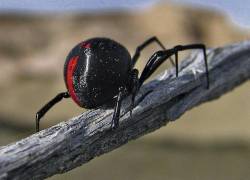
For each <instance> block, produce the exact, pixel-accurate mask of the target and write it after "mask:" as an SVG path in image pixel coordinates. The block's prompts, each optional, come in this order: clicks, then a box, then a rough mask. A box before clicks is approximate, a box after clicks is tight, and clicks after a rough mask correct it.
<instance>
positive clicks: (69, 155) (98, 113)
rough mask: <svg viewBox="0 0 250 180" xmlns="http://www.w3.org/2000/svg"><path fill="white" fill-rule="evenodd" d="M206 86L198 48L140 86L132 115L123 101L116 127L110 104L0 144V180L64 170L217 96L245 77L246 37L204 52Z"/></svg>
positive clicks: (248, 72) (249, 62)
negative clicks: (175, 68) (118, 125)
mask: <svg viewBox="0 0 250 180" xmlns="http://www.w3.org/2000/svg"><path fill="white" fill-rule="evenodd" d="M207 54H208V61H209V74H210V89H209V90H207V89H206V81H205V75H204V70H205V68H204V61H203V56H202V53H199V52H193V53H192V54H191V56H190V57H189V58H188V59H186V60H185V61H183V62H182V63H181V65H180V73H179V77H178V78H176V77H175V70H174V69H170V70H167V71H165V72H164V73H162V74H161V75H160V76H158V77H157V78H156V79H155V80H153V81H151V82H150V83H148V84H146V85H144V86H143V87H142V88H141V90H140V93H139V94H138V96H137V106H136V107H135V109H134V110H133V117H132V118H130V117H129V113H126V112H127V111H128V109H129V104H130V101H129V99H130V98H127V99H126V100H125V102H124V103H123V110H122V112H123V116H122V118H121V121H120V122H121V123H120V127H119V129H117V130H116V131H111V130H110V124H111V118H112V113H113V110H112V109H105V108H102V109H97V110H90V111H87V112H85V113H83V114H81V115H79V116H78V117H75V118H73V119H71V120H69V121H66V122H62V123H60V124H58V125H56V126H53V127H51V128H49V129H46V130H43V131H41V132H39V133H36V134H34V135H32V136H29V137H27V138H25V139H23V140H21V141H18V142H16V143H13V144H10V145H7V146H3V147H1V148H0V179H30V178H35V179H43V178H46V177H49V176H52V175H54V174H57V173H64V172H66V171H69V170H71V169H73V168H75V167H77V166H80V165H82V164H84V163H86V162H88V161H89V160H91V159H93V158H94V157H96V156H99V155H102V154H103V153H106V152H109V151H111V150H113V149H115V148H118V147H119V146H121V145H123V144H126V143H127V142H128V141H129V140H132V139H136V138H138V137H140V136H143V135H144V134H147V133H149V132H152V131H154V130H156V129H158V128H160V127H162V126H164V125H166V124H167V123H168V122H169V121H174V120H176V119H177V118H178V117H180V116H181V115H182V114H183V113H184V112H185V111H187V110H189V109H191V108H192V107H194V106H197V105H199V104H201V103H203V102H206V101H209V100H212V99H215V98H218V97H219V96H221V95H222V94H224V93H226V92H228V91H230V90H231V89H233V88H234V87H236V86H237V85H239V84H241V83H242V82H244V81H246V80H247V79H249V77H250V42H243V43H239V44H235V45H231V46H228V47H224V48H217V49H210V50H208V51H207Z"/></svg>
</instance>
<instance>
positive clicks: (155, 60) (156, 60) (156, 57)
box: [139, 44, 209, 89]
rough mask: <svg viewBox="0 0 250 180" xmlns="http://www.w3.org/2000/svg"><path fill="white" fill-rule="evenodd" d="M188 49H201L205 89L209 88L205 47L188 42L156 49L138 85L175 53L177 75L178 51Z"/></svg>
mask: <svg viewBox="0 0 250 180" xmlns="http://www.w3.org/2000/svg"><path fill="white" fill-rule="evenodd" d="M188 49H202V50H203V55H204V61H205V68H206V78H207V89H208V88H209V73H208V65H207V56H206V47H205V45H203V44H190V45H184V46H182V45H178V46H175V47H174V48H172V49H168V50H165V51H157V52H156V53H154V54H153V55H152V56H151V57H150V59H149V60H148V62H147V64H146V66H145V68H144V69H143V71H142V74H141V77H140V79H139V86H141V85H142V83H143V82H144V81H145V80H146V79H147V78H148V77H149V76H150V75H152V73H153V72H154V71H155V70H156V69H157V68H158V67H159V66H160V65H161V64H162V63H163V62H164V61H165V60H166V59H167V58H169V57H170V56H172V55H175V62H176V76H178V52H179V51H183V50H188Z"/></svg>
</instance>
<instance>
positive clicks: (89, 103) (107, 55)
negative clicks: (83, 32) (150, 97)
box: [64, 38, 131, 108]
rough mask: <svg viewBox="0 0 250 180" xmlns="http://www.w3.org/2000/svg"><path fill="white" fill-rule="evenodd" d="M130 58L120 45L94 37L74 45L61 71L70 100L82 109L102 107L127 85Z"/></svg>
mask: <svg viewBox="0 0 250 180" xmlns="http://www.w3.org/2000/svg"><path fill="white" fill-rule="evenodd" d="M130 69H131V57H130V55H129V53H128V51H127V49H126V48H125V47H123V46H122V45H121V44H119V43H117V42H115V41H113V40H110V39H107V38H94V39H90V40H87V41H84V42H82V43H79V44H78V45H77V46H75V47H74V48H73V49H72V50H71V52H70V53H69V55H68V57H67V59H66V62H65V68H64V79H65V83H66V86H67V89H68V91H69V93H70V96H71V97H72V99H73V100H74V101H75V102H76V103H77V104H78V105H79V106H81V107H85V108H95V107H97V106H100V105H103V104H104V103H106V102H107V101H109V100H111V99H112V98H113V97H114V96H115V95H117V94H118V89H119V87H121V86H126V84H127V82H128V76H129V72H130Z"/></svg>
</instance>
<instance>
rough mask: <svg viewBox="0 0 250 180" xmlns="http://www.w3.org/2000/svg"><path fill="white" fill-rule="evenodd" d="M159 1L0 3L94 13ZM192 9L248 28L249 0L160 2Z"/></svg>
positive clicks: (3, 7)
mask: <svg viewBox="0 0 250 180" xmlns="http://www.w3.org/2000/svg"><path fill="white" fill-rule="evenodd" d="M158 1H160V0H0V12H1V11H10V10H11V11H12V12H13V11H14V12H15V11H33V12H38V13H41V12H45V11H50V12H55V11H77V10H79V11H80V10H81V11H88V12H89V11H95V10H100V9H101V10H115V9H138V8H143V7H148V6H150V5H152V4H154V3H156V2H158ZM163 1H165V2H175V3H180V4H188V5H193V6H202V7H207V8H213V9H218V10H220V11H223V12H225V13H226V14H227V15H228V16H229V17H231V19H232V20H233V22H234V23H236V24H239V25H241V26H243V27H248V28H250V0H171V1H170V0H169V1H168V0H163Z"/></svg>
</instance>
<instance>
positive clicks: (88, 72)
mask: <svg viewBox="0 0 250 180" xmlns="http://www.w3.org/2000/svg"><path fill="white" fill-rule="evenodd" d="M153 42H156V43H157V44H158V45H159V46H160V47H161V48H162V50H160V51H157V52H155V53H154V54H153V55H152V56H151V57H150V58H149V60H148V62H147V64H146V66H145V68H144V69H143V71H142V73H141V76H140V77H138V73H139V72H138V70H137V69H135V68H134V66H135V64H136V62H137V60H138V58H139V56H140V53H141V51H142V50H143V49H144V48H145V47H146V46H148V45H149V44H151V43H153ZM188 49H201V50H202V51H203V54H204V61H205V68H206V78H207V88H209V74H208V66H207V57H206V47H205V45H204V44H189V45H178V46H175V47H174V48H172V49H166V48H165V47H164V46H163V44H162V43H161V42H160V41H159V40H158V38H157V37H151V38H149V39H148V40H146V41H145V42H144V43H142V44H141V45H140V46H138V47H137V48H136V51H135V54H134V56H133V57H132V58H131V56H130V54H129V52H128V50H127V49H126V48H125V47H124V46H122V45H121V44H119V43H118V42H116V41H114V40H111V39H108V38H92V39H89V40H86V41H83V42H81V43H79V44H78V45H76V46H75V47H74V48H73V49H72V50H71V52H70V53H69V55H68V57H67V58H66V62H65V65H64V80H65V83H66V87H67V90H68V91H67V92H62V93H59V94H58V95H57V96H55V97H54V98H53V99H52V100H51V101H49V102H48V103H47V104H46V105H45V106H43V107H42V108H41V109H40V110H39V111H38V112H37V113H36V131H39V122H40V119H41V118H42V117H43V116H44V114H45V113H46V112H47V111H48V110H49V109H50V108H51V107H52V106H54V105H55V104H56V103H58V102H59V101H61V100H62V99H63V98H69V97H71V98H72V99H73V100H74V101H75V102H76V103H77V104H78V105H79V106H80V107H83V108H88V109H89V108H97V107H99V106H101V105H104V104H107V103H109V102H110V101H113V102H115V108H114V113H113V118H112V125H111V127H112V128H113V129H116V128H117V127H118V126H119V118H120V108H121V102H122V99H123V98H124V97H125V96H128V95H129V94H131V95H132V96H131V97H132V109H133V107H134V99H135V95H136V93H137V92H138V90H139V89H140V87H141V86H142V84H143V82H144V81H145V80H146V79H147V78H148V77H149V76H150V75H151V74H152V73H153V72H154V71H155V70H156V69H157V68H158V67H159V66H160V65H161V64H162V63H163V62H164V61H165V60H167V59H168V58H170V57H171V56H172V55H175V63H174V62H173V61H172V59H171V58H170V60H171V63H172V64H173V65H175V68H176V76H177V77H178V52H179V51H183V50H188ZM132 109H131V111H132ZM131 111H130V115H131Z"/></svg>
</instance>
